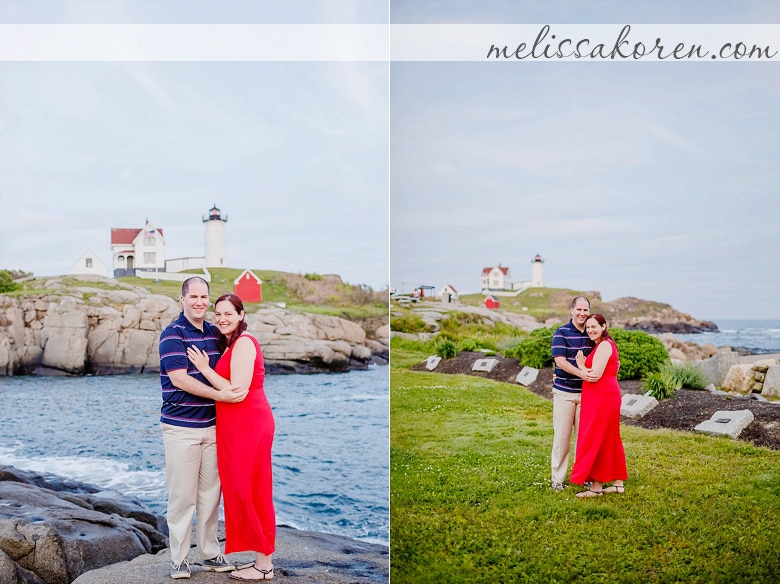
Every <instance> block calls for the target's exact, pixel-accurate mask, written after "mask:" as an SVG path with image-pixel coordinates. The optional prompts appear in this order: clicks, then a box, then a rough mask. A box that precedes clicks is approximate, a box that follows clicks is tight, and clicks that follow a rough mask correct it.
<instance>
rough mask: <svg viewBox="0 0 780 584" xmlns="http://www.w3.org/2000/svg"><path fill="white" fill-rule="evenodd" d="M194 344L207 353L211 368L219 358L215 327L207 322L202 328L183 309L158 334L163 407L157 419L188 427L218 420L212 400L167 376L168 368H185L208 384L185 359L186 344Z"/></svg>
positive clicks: (170, 369)
mask: <svg viewBox="0 0 780 584" xmlns="http://www.w3.org/2000/svg"><path fill="white" fill-rule="evenodd" d="M190 346H195V347H198V348H199V349H201V350H203V351H205V352H206V353H207V354H208V356H209V364H210V365H211V367H212V368H213V367H214V365H216V363H217V361H218V360H219V349H218V348H217V328H216V327H215V326H214V325H213V324H211V323H208V322H204V323H203V330H202V331H201V330H200V329H199V328H197V327H196V326H195V325H193V324H192V323H191V322H190V321H189V320H187V318H186V317H185V316H184V313H183V312H182V313H181V314H179V318H177V319H176V320H175V321H174V322H172V323H171V324H170V325H168V328H166V329H165V330H164V331H163V332H162V334H161V335H160V383H161V385H162V401H163V403H162V408H161V409H160V422H162V423H163V424H170V425H172V426H185V427H187V428H207V427H209V426H213V425H215V424H216V423H217V410H216V407H215V406H214V400H211V399H207V398H204V397H199V396H197V395H192V394H191V393H187V392H186V391H184V390H181V389H178V388H176V387H174V386H173V383H171V379H170V377H169V376H168V373H169V372H170V371H176V370H177V369H186V370H187V375H190V376H191V377H194V378H195V379H197V380H199V381H202V382H203V383H205V384H206V385H209V386H210V385H211V384H210V383H209V382H208V381H206V378H205V377H204V376H203V374H202V373H201V372H200V371H198V370H197V369H196V368H195V366H194V365H193V364H192V363H190V360H189V359H187V347H190Z"/></svg>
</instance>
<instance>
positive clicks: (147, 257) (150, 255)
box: [144, 251, 157, 264]
mask: <svg viewBox="0 0 780 584" xmlns="http://www.w3.org/2000/svg"><path fill="white" fill-rule="evenodd" d="M156 261H157V254H156V253H154V252H153V251H146V252H144V263H145V264H153V263H155V262H156Z"/></svg>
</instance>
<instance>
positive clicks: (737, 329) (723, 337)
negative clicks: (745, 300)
mask: <svg viewBox="0 0 780 584" xmlns="http://www.w3.org/2000/svg"><path fill="white" fill-rule="evenodd" d="M713 322H714V323H715V324H716V325H718V329H719V330H718V332H714V333H710V332H707V333H699V334H695V335H675V337H677V338H678V339H680V340H681V341H693V342H694V343H697V344H699V345H704V344H706V343H712V344H713V345H715V346H716V347H724V346H725V347H732V348H742V349H747V350H749V351H750V352H751V353H753V354H756V355H759V354H765V353H780V320H736V319H731V320H729V319H720V320H714V321H713Z"/></svg>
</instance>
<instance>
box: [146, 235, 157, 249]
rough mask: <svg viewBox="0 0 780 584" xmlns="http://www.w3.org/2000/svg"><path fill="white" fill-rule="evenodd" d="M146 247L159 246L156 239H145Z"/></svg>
mask: <svg viewBox="0 0 780 584" xmlns="http://www.w3.org/2000/svg"><path fill="white" fill-rule="evenodd" d="M144 245H145V246H146V247H154V246H155V245H157V240H156V239H155V238H154V237H144Z"/></svg>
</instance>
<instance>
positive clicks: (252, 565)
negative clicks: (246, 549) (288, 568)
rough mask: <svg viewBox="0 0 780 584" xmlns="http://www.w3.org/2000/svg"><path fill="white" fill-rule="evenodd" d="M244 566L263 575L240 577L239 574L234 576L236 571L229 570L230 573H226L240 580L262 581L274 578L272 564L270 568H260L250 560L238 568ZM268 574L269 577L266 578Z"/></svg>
mask: <svg viewBox="0 0 780 584" xmlns="http://www.w3.org/2000/svg"><path fill="white" fill-rule="evenodd" d="M245 568H252V569H253V570H257V571H258V572H260V573H261V574H262V575H263V577H262V578H242V577H241V576H236V575H235V574H236V572H230V574H228V576H230V577H231V578H232V579H233V580H241V581H243V582H260V581H263V580H273V579H274V576H273V571H274V568H273V566H271V569H270V570H261V569H260V568H258V567H257V566H255V564H254V562H252V563H251V564H247V565H246V566H243V567H242V568H240V569H241V570H243V569H245ZM236 571H238V570H236ZM268 574H271V577H270V578H267V576H268Z"/></svg>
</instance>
